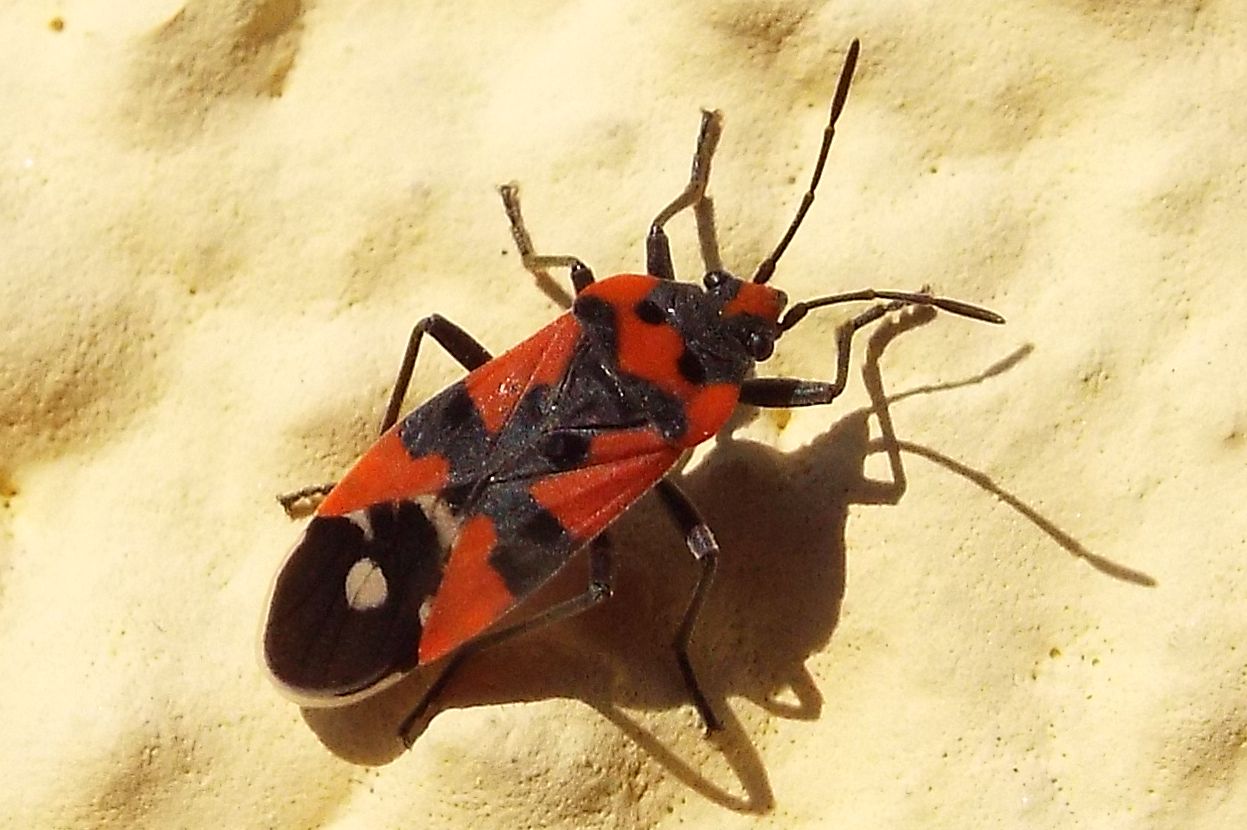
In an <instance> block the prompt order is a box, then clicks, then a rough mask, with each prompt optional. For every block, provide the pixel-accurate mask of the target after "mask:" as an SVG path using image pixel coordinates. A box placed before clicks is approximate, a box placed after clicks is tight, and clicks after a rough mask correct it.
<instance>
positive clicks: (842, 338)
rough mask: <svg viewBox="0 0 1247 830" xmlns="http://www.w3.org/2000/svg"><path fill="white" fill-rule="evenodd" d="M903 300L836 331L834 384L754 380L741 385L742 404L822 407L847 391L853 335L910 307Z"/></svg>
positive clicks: (876, 308)
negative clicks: (899, 310)
mask: <svg viewBox="0 0 1247 830" xmlns="http://www.w3.org/2000/svg"><path fill="white" fill-rule="evenodd" d="M907 304H908V303H906V302H905V301H903V300H894V301H893V302H890V303H881V304H879V305H876V306H871V307H870V308H868V309H866V310H865V311H863V312H862V313H861V314H859V315H857V316H856V317H854V318H853V319H851V320H849V321H848V322H846V323H844V324H843V325H841V326H840V328H839V329H837V330H836V377H835V380H832V381H830V382H828V381H821V380H799V379H797V378H750V379H748V380H746V381H745V382H744V383H742V384H741V385H740V402H741V403H744V404H749V405H751V406H762V407H792V406H821V405H822V404H827V403H831V402H832V401H833V400H835V399H836V398H837V397H839V396H840V393H841V392H843V391H844V387H845V384H846V383H848V378H849V353H850V348H851V347H852V344H853V335H854V334H855V333H856V332H858V331H859V330H861V329H863V328H865V327H866V326H868V325H870V324H871V323H873V322H875V321H876V320H878V319H880V318H881V317H883V316H884V315H885V314H887V313H888V312H891V311H896V310H897V309H900V308H902V307H904V306H905V305H907Z"/></svg>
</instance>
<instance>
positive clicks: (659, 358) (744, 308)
mask: <svg viewBox="0 0 1247 830" xmlns="http://www.w3.org/2000/svg"><path fill="white" fill-rule="evenodd" d="M657 282H658V278H657V277H651V276H645V275H641V274H619V275H617V276H614V277H611V278H610V279H608V280H603V281H602V282H599V283H595V284H593V285H591V286H589V287H588V288H587V289H585V292H584V293H586V294H592V295H594V296H597V297H600V298H602V299H604V300H606V301H607V302H609V303H610V304H611V305H612V306H613V307H614V308H615V330H616V333H617V337H618V341H617V355H616V359H617V360H618V361H619V368H620V369H622V370H623V371H625V372H627V373H629V374H632V375H636V376H637V377H641V378H645V379H646V380H648V381H650V382H651V383H653V384H655V385H656V386H658V387H659V388H660V389H662V390H663V391H665V392H669V393H671V394H673V395H675V396H676V397H678V398H679V399H680V400H681V401H682V402H683V403H684V407H685V416H686V417H687V419H688V430H687V431H686V432H685V433H684V435H682V436H680V438H679V440H678V441H676V442H675V443H676V445H678V446H679V447H682V448H687V447H692V446H696V445H697V444H700V443H701V442H703V441H705V440H706V439H707V438H710V437H711V436H712V435H714V434H715V433H716V432H718V431H719V430H720V429H721V428H722V427H723V425H724V424H725V423H727V420H728V418H730V417H731V415H732V410H733V409H735V407H736V402H737V400H738V399H739V396H740V387H738V386H737V385H736V384H732V383H711V384H697V383H693V382H691V381H689V380H688V379H687V378H685V377H684V375H683V374H681V372H680V367H679V360H680V356H681V355H682V354H684V349H685V344H684V337H683V335H681V334H680V332H679V330H678V329H676V328H674V327H672V326H670V325H667V324H659V325H654V324H652V323H646V322H645V321H643V320H642V319H641V318H640V317H638V316H637V314H636V310H635V309H636V304H637V303H639V302H640V301H641V300H643V299H645V297H646V296H647V295H648V294H649V292H650V291H652V290H653V288H654V286H655V284H656V283H657ZM785 302H786V299H785V297H784V295H783V293H782V292H780V291H776V290H775V289H773V288H769V287H767V286H765V285H753V284H752V283H743V284H741V286H740V293H739V294H737V295H736V297H735V298H733V299H732V300H731V301H729V302H728V304H727V305H726V306H725V307H724V308H725V313H728V311H727V309H734V311H733V312H731V313H741V312H748V313H750V314H755V313H759V314H760V316H761V315H769V316H768V317H767V319H770V320H772V321H774V320H775V319H777V318H778V316H779V313H780V311H782V310H783V307H784V303H785ZM626 434H627V433H626ZM598 440H600V439H598ZM619 440H622V441H635V440H637V439H635V438H631V437H629V438H621V439H619ZM595 443H596V442H595Z"/></svg>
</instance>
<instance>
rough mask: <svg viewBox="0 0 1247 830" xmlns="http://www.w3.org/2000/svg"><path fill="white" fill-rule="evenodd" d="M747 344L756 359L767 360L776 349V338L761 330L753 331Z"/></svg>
mask: <svg viewBox="0 0 1247 830" xmlns="http://www.w3.org/2000/svg"><path fill="white" fill-rule="evenodd" d="M745 345H746V346H747V347H748V349H749V353H750V354H751V355H753V359H754V360H759V361H761V360H766V359H767V358H768V357H770V356H771V354H772V353H774V351H775V338H774V337H771V336H770V335H769V334H763V333H762V332H760V331H751V332H749V337H748V340H747V342H746V343H745Z"/></svg>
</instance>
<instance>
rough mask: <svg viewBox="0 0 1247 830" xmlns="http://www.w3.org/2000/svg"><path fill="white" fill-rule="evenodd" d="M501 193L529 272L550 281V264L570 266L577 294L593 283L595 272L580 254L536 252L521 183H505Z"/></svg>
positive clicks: (512, 233) (517, 243) (573, 285)
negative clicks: (526, 221)
mask: <svg viewBox="0 0 1247 830" xmlns="http://www.w3.org/2000/svg"><path fill="white" fill-rule="evenodd" d="M498 193H499V194H501V195H502V206H503V208H504V209H505V210H506V212H507V220H508V221H509V222H510V223H511V238H512V239H514V240H515V247H516V248H518V249H519V252H520V259H521V260H523V262H524V267H525V268H526V269H528V272H529V273H531V274H532V275H533V276H534V277H536V278H537V279H538V280H539V281H540V280H547V281H548V280H549V279H550V275H549V274H547V273H546V269H547V268H570V269H571V277H572V287H573V288H574V289H575V290H576V293H577V294H579V293H580V292H581V291H584V290H585V288H587V287H588V286H589V285H591V284H592V283H593V272H592V271H591V270H589V266H587V265H585V264H584V263H583V262H581V261H580V260H579V259H577V258H576V257H574V256H547V255H544V254H536V253H533V239H532V237H531V236H529V234H528V228H527V227H526V226H525V225H524V216H523V214H521V213H520V188H519V185H517V184H516V183H515V182H511V183H510V184H504V185H502V186H501V187H499V188H498Z"/></svg>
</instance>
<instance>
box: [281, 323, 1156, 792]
mask: <svg viewBox="0 0 1247 830" xmlns="http://www.w3.org/2000/svg"><path fill="white" fill-rule="evenodd" d="M934 316H935V312H934V311H933V310H931V309H926V308H917V309H913V310H910V311H907V312H905V313H903V314H901V315H900V316H899V317H898V318H897V319H895V320H887V321H884V322H883V323H882V324H881V325H879V326H878V327H877V328H876V329H875V330H874V332H873V333H872V336H871V337H870V339H869V341H868V342H867V345H866V350H865V358H864V361H863V367H862V372H861V376H862V378H863V381H864V382H865V386H866V389H867V391H868V393H869V396H870V401H871V403H870V405H869V406H867V407H864V408H861V409H858V410H855V411H852V412H849V413H847V414H845V415H843V416H841V417H840V419H839V420H838V421H836V423H835V424H833V425H832V426H831V428H830V429H829V430H827V431H826V432H824V433H823V434H822V435H820V436H819V437H818V438H816V439H815V440H814V441H812V442H811V443H810V444H808V445H806V446H805V447H803V448H802V449H800V450H797V451H795V452H780V451H777V450H775V449H772V448H771V447H769V446H767V445H765V444H761V443H757V442H752V441H741V440H734V439H732V438H731V437H730V433H731V430H732V429H733V428H738V427H739V426H740V425H741V423H742V422H743V420H744V419H745V418H747V417H749V416H748V414H746V415H744V416H738V418H737V419H736V420H735V421H734V422H733V424H732V425H729V429H728V430H725V433H724V435H726V436H728V437H726V438H725V437H723V436H720V438H719V439H718V443H717V445H716V446H715V448H714V450H713V452H711V453H709V455H708V456H707V457H706V458H705V460H704V462H703V463H702V464H700V465H699V466H698V467H697V468H696V469H694V470H692V471H690V472H689V473H688V474H687V475H683V476H681V483H682V486H683V487H684V489H685V490H686V491H687V492H688V493H689V495H690V496H691V497H692V498H693V499H694V500H695V501H696V502H697V503H698V504H699V505H701V507H702V510H703V512H704V513H705V515H706V518H707V520H708V522H709V523H710V525H711V527H713V528H714V531H715V534H716V536H717V537H718V539H719V543H720V545H721V547H722V549H723V555H722V557H721V558H720V569H719V573H718V576H717V578H716V580H715V583H714V586H713V588H712V589H711V594H710V599H709V601H708V602H707V605H706V607H705V609H704V613H703V615H702V616H701V617H700V618H699V620H698V624H697V629H696V631H695V632H694V635H693V646H692V652H691V658H692V660H693V661H694V662H695V664H696V665H698V666H699V667H701V673H702V674H703V676H705V677H706V678H707V681H708V683H707V686H708V692H709V694H710V695H711V698H712V700H711V702H712V704H713V705H715V706H716V710H717V711H718V712H719V713H720V715H721V716H722V717H723V718H724V729H723V730H722V731H721V732H720V733H717V734H715V735H714V736H712V739H711V740H712V742H713V744H712V745H713V746H714V747H715V749H716V750H717V751H718V753H719V754H720V756H721V758H722V760H723V762H724V763H725V764H726V766H727V767H728V768H729V769H730V773H727V776H728V777H729V778H734V779H735V782H734V783H729V784H727V785H724V784H721V783H719V782H717V781H714V780H711V779H710V778H709V777H708V775H707V774H706V773H705V772H704V771H703V769H702V768H703V767H704V766H705V765H704V764H702V763H701V762H699V763H698V764H697V766H694V765H693V764H692V763H690V762H689V761H686V760H684V759H682V758H681V757H680V756H679V755H678V754H677V753H676V752H675V751H674V750H673V749H671V748H670V745H671V744H673V743H674V742H673V741H670V740H667V739H666V738H665V737H659V735H658V734H657V732H650V731H647V728H646V727H644V726H642V725H641V723H640V722H639V721H638V719H636V718H634V717H633V716H632V714H631V713H632V712H635V711H639V710H681V713H682V714H681V715H680V716H678V717H675V716H673V718H671V719H670V720H671V722H670V723H668V724H664V725H661V726H659V727H651V728H655V729H661V730H662V731H663V732H664V735H675V733H676V731H677V730H698V729H699V728H700V723H699V721H698V720H697V716H696V713H695V711H694V710H693V708H692V707H691V706H690V705H689V701H688V700H687V699H686V693H685V687H684V685H683V683H682V682H681V679H680V674H679V670H678V668H677V666H676V662H675V659H674V656H673V654H672V650H671V640H672V637H673V635H674V632H675V630H676V626H677V625H678V624H679V620H680V614H681V612H682V611H683V609H684V605H685V603H686V602H687V600H688V593H689V591H690V590H691V588H692V585H693V582H694V580H695V576H696V574H695V570H696V566H695V564H694V562H693V561H692V559H691V557H689V555H688V551H687V549H686V548H685V547H684V544H683V540H682V539H681V537H680V535H679V533H678V532H677V530H676V529H675V528H674V527H673V526H671V525H670V523H669V520H667V519H666V517H665V515H664V514H663V513H662V511H660V510H657V509H653V507H650V506H647V504H648V502H647V500H644V499H643V500H642V501H641V502H640V503H639V504H638V507H637V508H636V509H634V510H632V511H630V512H629V513H628V514H626V515H625V516H624V517H623V518H622V519H621V520H620V521H619V522H618V523H616V524H615V525H614V528H615V530H614V531H613V532H614V534H615V549H616V552H617V557H616V559H617V569H618V570H617V573H616V578H615V593H614V596H613V597H612V598H611V600H610V601H609V602H606V603H604V604H603V605H602V606H599V607H598V608H596V609H593V610H592V611H590V612H588V613H586V614H583V615H581V616H580V617H577V618H574V619H572V620H570V621H567V622H565V623H562V624H560V625H557V626H553V627H550V628H547V629H542V630H538V631H535V632H531V633H529V634H526V635H524V636H523V637H519V638H516V639H515V640H512V641H509V642H507V643H505V644H502V645H499V646H498V647H496V648H493V649H491V650H488V651H486V652H483V653H481V654H479V655H477V656H475V657H474V658H473V659H472V660H471V661H469V662H468V663H466V664H465V665H464V667H463V669H462V670H461V672H460V673H459V674H458V675H457V676H456V678H455V680H454V681H453V682H452V683H451V684H450V685H449V686H448V687H447V689H446V690H445V691H444V692H443V694H442V695H441V697H440V698H439V710H440V711H442V712H446V711H447V710H454V709H463V708H470V707H475V706H483V705H497V704H505V703H517V702H528V701H541V700H548V699H550V698H567V699H575V700H580V701H582V702H584V703H586V704H587V705H589V706H591V707H592V708H594V709H596V710H597V711H598V712H600V713H601V714H602V715H603V717H605V718H606V719H607V720H608V721H610V722H611V723H612V724H614V725H615V726H616V727H617V728H618V729H619V730H620V732H621V733H622V734H623V735H625V736H626V737H627V738H628V739H629V740H631V741H632V742H633V743H634V744H635V745H636V746H637V747H638V748H639V749H640V750H641V751H642V752H644V753H646V754H648V755H650V756H651V757H652V758H653V759H655V760H656V761H658V763H659V764H660V765H661V766H663V767H664V768H665V769H666V770H667V771H668V772H669V773H670V774H671V775H672V776H673V777H674V778H676V779H677V780H679V781H680V782H682V783H683V784H684V785H686V786H688V787H689V788H690V789H692V790H694V791H695V792H698V793H699V794H701V795H702V796H704V797H706V798H707V799H709V800H711V801H713V802H715V803H718V804H720V805H722V806H724V807H727V808H729V809H732V810H735V811H738V812H744V813H765V812H768V811H769V810H770V809H772V807H773V806H774V796H773V793H772V789H771V786H770V783H769V780H768V776H767V773H766V769H765V766H764V764H763V762H762V759H761V756H760V754H759V752H758V750H757V748H756V747H755V746H754V745H753V743H752V742H751V740H750V738H749V736H748V734H747V731H746V729H745V728H744V726H743V725H742V724H741V722H740V720H739V719H738V718H737V717H736V715H735V714H734V712H733V711H732V707H731V706H729V705H728V700H729V699H732V698H744V699H746V700H748V701H750V702H751V703H753V704H754V705H756V706H758V707H761V708H762V709H764V710H765V711H766V712H768V713H769V714H770V715H771V716H774V717H783V718H790V719H797V720H814V719H816V718H818V717H819V715H820V714H821V712H822V706H823V698H822V694H821V693H820V691H819V689H818V685H817V683H816V682H815V680H814V678H813V677H812V676H811V675H810V673H809V671H808V670H807V669H806V667H805V663H806V661H807V660H808V659H809V658H810V656H811V655H814V654H817V653H819V652H820V651H822V650H823V649H824V648H825V647H826V646H827V644H828V642H829V641H830V639H831V637H832V635H833V633H834V631H835V629H836V626H837V624H838V622H839V619H840V609H841V603H842V600H843V597H844V591H845V572H846V568H845V558H846V549H845V528H846V523H847V518H848V512H849V507H850V505H895V504H897V503H898V502H899V500H900V499H901V498H902V496H903V495H904V493H905V490H906V486H907V482H906V478H905V471H904V466H903V464H902V456H903V455H905V454H912V455H918V456H921V457H925V458H927V459H928V460H930V461H933V462H935V463H937V464H940V465H942V466H944V467H946V468H948V469H949V470H951V471H953V472H955V473H957V474H959V475H962V476H965V477H966V478H968V479H969V480H971V481H973V482H975V483H976V484H978V485H979V486H980V487H982V488H983V489H984V490H986V491H988V492H990V493H992V494H993V495H994V496H996V497H998V498H1000V499H1001V500H1002V501H1004V502H1005V503H1006V504H1008V505H1010V506H1011V507H1013V508H1014V509H1016V510H1018V511H1019V512H1020V513H1022V514H1023V515H1024V516H1025V517H1026V518H1028V519H1029V520H1030V521H1031V522H1032V523H1034V524H1035V526H1036V527H1038V528H1039V529H1040V530H1041V531H1043V532H1044V533H1046V534H1047V535H1048V536H1050V537H1051V538H1052V539H1053V540H1054V541H1055V542H1057V544H1058V545H1060V546H1061V547H1063V548H1064V549H1065V550H1066V551H1067V552H1069V553H1070V554H1072V555H1074V556H1078V557H1080V558H1083V559H1085V560H1086V561H1088V562H1089V563H1090V564H1092V565H1093V566H1094V567H1096V568H1098V569H1100V570H1101V571H1103V572H1105V573H1107V574H1108V575H1110V576H1113V577H1115V578H1118V579H1123V580H1127V581H1131V582H1135V583H1137V584H1142V585H1148V584H1153V583H1152V580H1151V579H1150V577H1147V576H1146V575H1145V574H1141V573H1138V572H1136V571H1132V570H1130V569H1129V568H1126V567H1124V566H1121V565H1117V564H1116V563H1112V562H1109V561H1108V560H1105V559H1103V558H1101V557H1098V556H1096V555H1095V554H1093V553H1091V552H1090V551H1088V550H1086V549H1085V548H1084V547H1083V546H1082V545H1081V544H1080V543H1079V542H1078V541H1077V540H1075V539H1074V538H1073V537H1072V536H1070V535H1069V534H1067V533H1065V532H1064V531H1062V530H1060V529H1059V528H1058V527H1057V526H1056V525H1055V523H1053V522H1052V521H1050V520H1048V519H1047V518H1045V517H1043V516H1041V515H1040V514H1039V513H1038V512H1037V511H1035V510H1033V509H1032V508H1030V507H1028V506H1027V505H1026V504H1025V503H1024V502H1023V501H1022V500H1021V499H1020V498H1018V497H1016V496H1014V495H1012V494H1010V493H1007V492H1006V491H1004V490H1003V489H1002V488H1000V487H998V486H997V485H996V484H995V483H994V482H992V481H991V479H990V478H988V477H987V476H986V475H984V474H982V473H980V472H978V471H976V470H973V469H972V468H969V467H967V466H965V465H962V464H960V463H959V462H956V461H954V460H953V459H951V458H948V457H947V456H944V455H942V454H940V453H938V452H936V451H934V450H931V449H928V448H925V447H922V446H920V445H917V444H913V443H911V442H905V441H901V440H899V439H898V438H897V437H896V435H895V434H894V431H893V427H892V420H891V416H890V413H889V405H890V404H893V403H896V402H899V401H901V400H903V399H905V398H908V397H912V396H915V395H919V394H934V393H937V392H942V391H946V390H951V389H955V388H957V387H961V386H967V385H972V384H977V383H981V382H984V381H986V380H988V379H990V378H992V377H995V376H997V375H1000V374H1002V373H1004V372H1006V371H1009V370H1011V369H1012V368H1013V367H1014V366H1016V365H1017V364H1018V363H1020V362H1021V361H1022V360H1023V359H1025V357H1026V356H1027V355H1028V354H1029V353H1030V351H1031V347H1029V346H1024V347H1022V348H1020V349H1018V350H1017V351H1015V352H1013V353H1012V354H1010V355H1009V356H1007V357H1005V358H1004V359H1003V360H1000V361H998V362H997V363H995V364H994V365H992V366H990V367H988V368H987V369H985V370H984V371H983V372H981V373H979V374H977V375H975V376H974V377H971V378H967V379H963V380H960V381H956V382H951V383H945V384H939V385H932V386H927V387H921V388H916V389H913V390H909V391H905V392H901V393H898V394H894V395H892V396H890V397H889V396H888V395H887V394H886V392H885V390H884V387H883V380H882V376H881V374H880V370H879V360H880V358H881V356H882V355H883V352H884V350H885V349H886V348H887V346H888V345H889V344H890V343H891V342H892V341H893V340H894V339H895V338H896V337H897V336H899V335H900V334H902V333H904V332H906V331H908V330H910V329H913V328H916V327H918V326H921V325H923V324H925V323H926V322H928V321H930V320H931V319H932V317H934ZM872 417H873V418H874V419H875V420H876V421H877V423H878V432H879V437H877V438H872V437H871V429H870V419H871V418H872ZM875 453H883V454H884V455H885V456H886V457H887V459H888V468H889V477H888V479H883V480H877V479H872V478H870V477H868V476H867V475H866V473H865V466H866V460H867V458H868V457H869V456H871V455H873V454H875ZM826 470H833V471H835V477H836V478H835V480H836V481H837V484H836V486H834V487H830V488H828V487H826V486H814V485H813V484H812V483H811V482H812V481H818V482H823V481H825V480H826V474H825V472H820V471H826ZM586 575H587V567H586V563H585V562H584V557H583V556H580V557H577V558H576V559H575V560H573V562H572V563H570V564H569V566H568V567H567V568H565V569H564V571H563V572H562V573H560V574H559V575H558V576H557V577H556V578H555V579H554V580H552V582H551V583H550V584H549V585H547V586H546V587H545V588H543V589H542V590H541V591H539V592H538V593H537V594H536V595H535V596H534V597H532V598H531V599H530V600H529V601H528V602H526V603H525V604H524V605H522V606H521V608H520V609H519V612H520V613H531V611H532V610H533V609H536V608H540V607H543V606H545V605H547V604H549V603H550V602H552V601H554V600H556V599H558V598H561V597H563V596H568V595H571V594H573V593H575V592H576V591H578V590H581V589H582V588H583V585H584V584H585V581H586V578H587V576H586ZM420 674H421V673H420V672H417V673H416V675H417V676H414V677H412V678H408V679H407V680H405V681H404V682H403V683H400V684H399V685H397V686H395V687H393V688H391V689H388V690H386V691H384V692H381V693H380V694H378V695H376V696H374V697H371V698H368V699H367V700H364V701H362V702H360V703H358V704H355V705H352V706H348V707H343V708H340V709H308V710H304V718H305V720H306V721H307V722H308V724H309V726H310V727H311V728H312V729H313V730H314V731H315V732H316V733H317V735H318V737H320V739H321V740H322V741H323V742H324V743H325V745H326V746H327V747H328V748H329V749H330V750H331V751H333V752H335V753H336V754H338V755H340V756H341V757H343V758H345V759H347V760H351V761H354V762H357V763H365V764H380V763H386V762H388V761H390V760H392V759H393V758H394V757H396V756H397V755H399V754H401V751H402V746H401V744H400V743H399V741H398V740H397V738H396V737H395V734H396V730H397V725H398V724H399V722H400V721H401V720H402V719H403V717H404V716H405V715H406V714H407V712H408V711H409V710H410V708H411V706H412V705H413V703H414V702H415V701H416V700H418V699H419V697H420V695H421V693H422V691H423V688H424V686H425V685H426V684H427V682H428V678H423V677H420V676H419V675H420ZM647 720H649V719H647ZM434 722H436V718H435V719H434ZM649 723H652V721H649ZM682 745H687V742H682Z"/></svg>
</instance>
